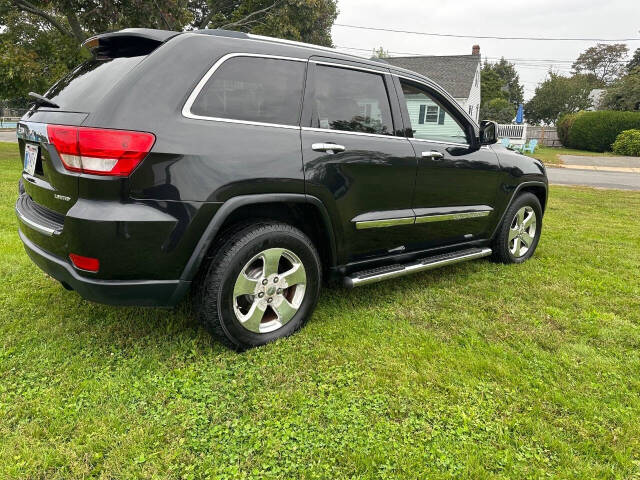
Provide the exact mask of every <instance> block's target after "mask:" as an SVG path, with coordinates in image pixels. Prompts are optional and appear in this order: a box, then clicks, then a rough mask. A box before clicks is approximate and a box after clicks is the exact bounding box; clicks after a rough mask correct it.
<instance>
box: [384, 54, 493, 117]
mask: <svg viewBox="0 0 640 480" xmlns="http://www.w3.org/2000/svg"><path fill="white" fill-rule="evenodd" d="M384 60H385V61H386V62H388V63H390V64H391V65H395V66H397V67H401V68H406V69H408V70H413V71H414V72H417V73H419V74H421V75H424V76H425V77H429V78H430V79H431V80H433V81H434V82H436V83H437V84H438V85H440V86H441V87H442V88H444V89H445V90H446V91H447V92H449V94H450V95H451V96H452V97H454V98H455V99H456V101H457V102H458V103H459V104H460V105H461V106H462V108H464V109H465V110H466V111H467V112H468V113H469V115H471V118H473V119H474V120H475V121H476V122H477V121H478V116H479V114H480V67H481V65H480V46H479V45H474V46H473V48H472V50H471V55H438V56H420V57H390V58H385V59H384ZM410 108H418V109H421V110H420V112H419V115H420V118H421V119H422V118H425V119H428V121H426V120H425V123H427V124H428V123H433V122H437V121H438V119H439V118H444V117H441V115H440V113H439V107H438V106H437V105H436V104H435V103H430V104H426V103H425V102H424V101H422V103H421V105H417V104H416V105H415V106H413V107H412V106H410ZM422 110H424V115H423V113H422Z"/></svg>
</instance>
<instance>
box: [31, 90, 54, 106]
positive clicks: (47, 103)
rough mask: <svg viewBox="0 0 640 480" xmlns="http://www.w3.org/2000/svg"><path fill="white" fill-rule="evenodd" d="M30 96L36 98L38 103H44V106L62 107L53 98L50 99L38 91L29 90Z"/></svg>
mask: <svg viewBox="0 0 640 480" xmlns="http://www.w3.org/2000/svg"><path fill="white" fill-rule="evenodd" d="M29 96H30V97H31V98H35V100H36V101H35V103H36V105H42V106H43V107H52V108H60V105H58V104H57V103H55V102H52V101H51V100H49V99H48V98H47V97H44V96H42V95H40V94H38V93H35V92H29Z"/></svg>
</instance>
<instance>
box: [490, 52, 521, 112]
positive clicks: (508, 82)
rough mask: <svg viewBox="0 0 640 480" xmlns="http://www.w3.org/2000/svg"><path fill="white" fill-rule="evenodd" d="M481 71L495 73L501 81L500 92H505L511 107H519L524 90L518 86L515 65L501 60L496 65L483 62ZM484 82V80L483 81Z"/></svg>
mask: <svg viewBox="0 0 640 480" xmlns="http://www.w3.org/2000/svg"><path fill="white" fill-rule="evenodd" d="M482 71H483V72H484V73H485V75H486V74H488V72H490V71H491V72H495V73H496V74H497V75H498V77H499V78H500V80H501V87H500V89H501V91H503V92H506V94H507V97H506V98H507V100H509V102H510V103H512V104H513V105H516V106H517V105H519V104H520V103H522V102H523V100H524V88H523V87H522V85H520V76H519V75H518V72H517V71H516V68H515V65H514V64H513V63H511V62H508V61H507V60H505V59H504V57H503V58H501V59H500V61H498V62H496V63H489V62H487V61H486V60H485V62H484V65H482ZM483 81H484V79H483ZM497 96H498V95H493V96H492V98H496V97H497Z"/></svg>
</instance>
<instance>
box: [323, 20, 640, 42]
mask: <svg viewBox="0 0 640 480" xmlns="http://www.w3.org/2000/svg"><path fill="white" fill-rule="evenodd" d="M334 25H335V26H336V27H345V28H357V29H361V30H375V31H378V32H394V33H410V34H413V35H427V36H431V37H454V38H482V39H491V40H536V41H553V42H573V41H581V42H583V41H584V42H632V41H640V38H579V37H575V38H561V37H556V38H552V37H498V36H493V35H459V34H455V33H430V32H415V31H412V30H395V29H392V28H380V27H364V26H362V25H348V24H345V23H334Z"/></svg>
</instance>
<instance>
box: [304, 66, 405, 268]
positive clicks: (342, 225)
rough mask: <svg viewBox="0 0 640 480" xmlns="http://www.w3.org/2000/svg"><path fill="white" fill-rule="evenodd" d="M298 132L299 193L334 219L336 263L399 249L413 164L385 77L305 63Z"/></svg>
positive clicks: (357, 69) (393, 94)
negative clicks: (320, 204) (301, 188)
mask: <svg viewBox="0 0 640 480" xmlns="http://www.w3.org/2000/svg"><path fill="white" fill-rule="evenodd" d="M302 125H303V128H302V154H303V163H304V175H305V185H306V192H307V194H309V195H313V196H315V197H317V198H319V199H320V200H322V202H323V203H324V204H325V206H327V208H328V209H329V210H330V213H331V215H332V217H333V218H334V219H336V223H338V225H336V227H337V230H338V232H339V233H341V235H339V236H340V239H341V241H342V245H338V249H339V250H341V251H342V252H343V253H344V255H343V258H342V259H340V260H341V261H343V262H350V261H354V260H357V259H360V258H363V257H367V256H372V255H378V254H384V253H386V252H388V251H389V250H391V251H393V250H395V249H400V250H402V249H404V245H405V244H406V243H407V239H408V238H409V237H410V236H411V235H413V234H414V230H413V223H414V215H413V210H412V209H411V201H412V198H413V188H414V183H415V176H416V168H417V162H416V158H415V153H414V151H413V148H412V147H411V144H410V142H409V140H408V139H407V138H406V137H405V136H404V135H403V133H402V131H401V128H402V122H401V118H400V109H399V103H398V98H397V95H396V91H395V88H394V86H393V84H392V79H391V76H390V75H389V73H388V71H387V70H386V69H384V67H381V68H380V69H376V67H369V66H368V65H367V66H366V67H365V66H363V65H360V64H356V63H336V62H334V61H330V60H328V59H323V58H316V57H314V58H311V59H310V64H309V68H308V77H307V83H306V89H305V100H304V108H303V124H302ZM339 253H340V252H339Z"/></svg>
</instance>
